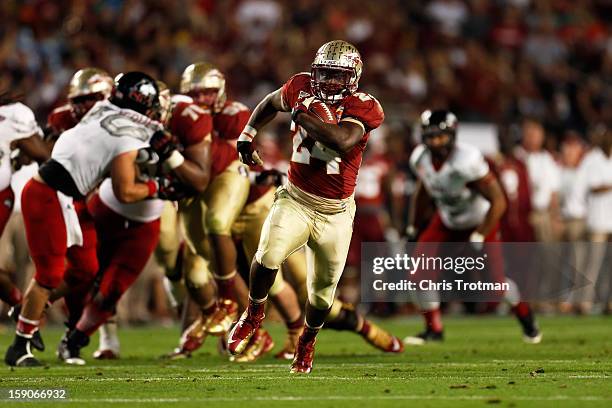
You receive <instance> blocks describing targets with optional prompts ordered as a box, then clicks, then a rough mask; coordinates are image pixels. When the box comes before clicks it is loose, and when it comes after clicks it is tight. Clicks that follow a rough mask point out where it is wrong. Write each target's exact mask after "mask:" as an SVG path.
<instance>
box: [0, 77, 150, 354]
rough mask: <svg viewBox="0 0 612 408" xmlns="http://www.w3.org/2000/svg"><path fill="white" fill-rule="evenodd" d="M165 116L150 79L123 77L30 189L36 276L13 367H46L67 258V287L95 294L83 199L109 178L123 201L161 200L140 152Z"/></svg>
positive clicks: (25, 199) (26, 212)
mask: <svg viewBox="0 0 612 408" xmlns="http://www.w3.org/2000/svg"><path fill="white" fill-rule="evenodd" d="M158 111H159V90H158V88H157V85H156V83H155V81H154V80H153V79H152V78H151V77H149V76H148V75H146V74H143V73H141V72H128V73H126V74H124V75H121V76H120V77H118V78H117V79H116V81H115V85H114V88H113V90H112V93H111V97H110V99H109V100H108V101H101V102H98V103H97V104H96V106H95V107H94V108H92V110H91V111H89V113H88V114H87V115H86V116H85V117H84V118H83V119H82V120H81V122H80V123H79V124H78V125H77V126H75V127H74V128H72V129H70V130H68V131H66V132H64V133H62V135H61V136H60V137H59V139H58V140H57V142H56V144H55V146H54V148H53V152H52V154H51V159H50V160H49V161H47V162H46V163H45V164H44V165H43V166H41V168H40V169H39V172H38V174H36V175H35V176H34V177H33V178H32V179H31V180H30V181H29V182H28V184H27V185H26V187H25V188H24V191H23V194H22V211H23V217H24V222H25V227H26V236H27V239H28V246H29V248H30V253H31V255H32V258H33V261H34V265H35V267H36V273H35V276H34V279H33V280H32V282H31V283H30V286H29V287H28V290H27V292H26V294H25V297H24V302H23V308H22V310H21V314H20V316H19V320H18V322H17V331H16V335H15V340H14V341H13V343H12V344H11V346H9V348H8V350H7V352H6V355H5V362H6V363H7V364H9V365H11V366H33V365H40V363H39V362H38V360H37V359H36V358H35V357H34V355H33V354H32V352H31V349H30V339H31V338H32V334H33V333H34V332H35V331H36V330H37V329H38V325H39V319H40V317H41V315H42V312H43V309H44V307H45V304H46V302H47V300H48V298H49V295H50V293H51V291H52V290H53V289H54V288H56V287H57V286H58V285H59V283H60V282H61V281H62V279H63V278H64V271H65V270H66V268H65V262H66V259H67V260H68V264H69V266H70V267H69V268H68V272H71V273H72V275H71V276H68V272H67V276H66V279H65V280H66V282H67V283H68V284H69V285H70V286H72V287H76V286H79V287H88V286H87V285H90V284H91V282H92V281H93V278H94V276H95V274H96V272H97V271H98V261H97V258H96V253H95V249H96V235H95V229H94V225H93V220H92V219H91V216H90V215H89V214H88V213H87V210H86V207H85V202H84V198H85V197H86V196H87V195H88V194H89V193H90V192H92V190H93V189H94V188H95V187H96V186H97V185H98V184H99V183H100V181H102V179H103V177H104V176H105V175H106V174H108V173H110V175H111V179H112V180H113V192H114V193H115V194H116V196H117V198H118V200H119V201H121V202H124V203H129V202H136V201H140V200H142V199H145V198H147V197H152V196H154V195H155V194H156V193H157V189H158V185H157V183H156V182H155V180H149V181H148V182H146V183H143V182H138V181H136V168H135V165H134V163H135V160H136V157H137V154H138V149H140V148H143V147H146V146H147V145H148V142H149V139H150V138H151V137H152V135H153V134H154V133H155V132H156V131H160V124H159V123H158V122H156V121H154V120H152V119H151V118H156V117H157V115H158V114H159V112H158ZM75 146H79V149H75ZM77 248H78V249H79V251H75V249H77ZM85 293H86V292H85ZM83 297H84V296H83Z"/></svg>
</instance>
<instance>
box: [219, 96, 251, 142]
mask: <svg viewBox="0 0 612 408" xmlns="http://www.w3.org/2000/svg"><path fill="white" fill-rule="evenodd" d="M250 117H251V111H250V110H249V108H247V107H246V105H244V104H242V103H240V102H237V101H226V102H225V104H224V105H223V109H221V112H219V113H216V114H215V116H214V117H213V132H214V133H213V134H214V135H215V136H217V137H219V138H221V139H225V140H235V139H238V136H240V133H241V132H242V130H243V129H244V127H245V126H246V124H247V122H248V121H249V118H250Z"/></svg>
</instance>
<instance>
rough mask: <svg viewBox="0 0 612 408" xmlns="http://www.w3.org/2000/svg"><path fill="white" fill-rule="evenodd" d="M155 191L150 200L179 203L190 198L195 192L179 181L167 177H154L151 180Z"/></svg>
mask: <svg viewBox="0 0 612 408" xmlns="http://www.w3.org/2000/svg"><path fill="white" fill-rule="evenodd" d="M152 181H153V182H155V184H156V186H157V189H156V192H155V194H154V195H153V196H152V198H159V199H161V200H168V201H179V200H182V199H184V198H187V197H192V196H193V195H195V192H194V191H193V190H192V189H191V188H190V187H189V186H186V185H185V184H183V183H181V182H180V181H179V180H177V179H175V178H173V177H171V176H169V175H165V176H161V177H155V178H154V179H153V180H152Z"/></svg>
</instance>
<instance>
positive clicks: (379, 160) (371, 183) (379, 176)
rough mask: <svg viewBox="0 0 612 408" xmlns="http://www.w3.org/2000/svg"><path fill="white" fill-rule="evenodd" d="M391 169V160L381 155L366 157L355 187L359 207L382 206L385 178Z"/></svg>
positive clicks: (383, 202)
mask: <svg viewBox="0 0 612 408" xmlns="http://www.w3.org/2000/svg"><path fill="white" fill-rule="evenodd" d="M390 169H391V163H390V162H389V160H388V159H387V158H386V157H385V156H383V155H381V154H378V155H373V156H370V157H368V158H367V159H365V161H364V162H363V165H362V166H361V170H360V171H359V177H357V188H356V189H355V200H356V201H357V208H359V207H360V206H372V207H382V206H383V205H384V204H385V198H386V197H385V191H384V185H383V184H384V179H385V176H386V175H387V174H388V173H389V171H390Z"/></svg>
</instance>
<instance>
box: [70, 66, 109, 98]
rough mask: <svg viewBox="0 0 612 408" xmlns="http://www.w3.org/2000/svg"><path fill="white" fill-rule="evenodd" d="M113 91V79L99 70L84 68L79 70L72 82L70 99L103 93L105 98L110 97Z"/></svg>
mask: <svg viewBox="0 0 612 408" xmlns="http://www.w3.org/2000/svg"><path fill="white" fill-rule="evenodd" d="M112 89H113V78H111V76H110V75H108V74H107V73H106V71H103V70H101V69H98V68H83V69H80V70H78V71H77V72H76V73H75V74H74V75H73V76H72V79H71V80H70V85H69V86H68V98H69V99H72V98H76V97H79V96H83V95H91V94H94V93H98V92H99V93H101V94H103V95H104V97H105V98H108V97H109V96H110V93H111V90H112Z"/></svg>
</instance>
